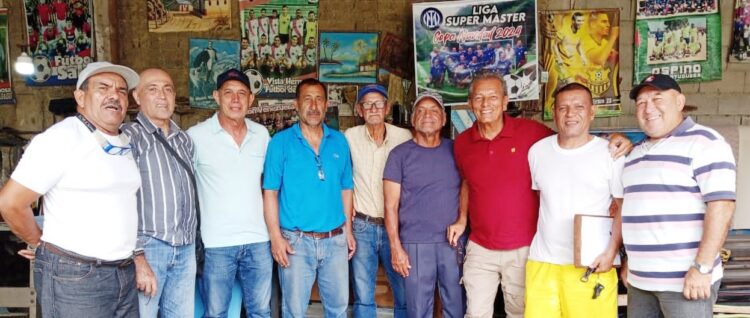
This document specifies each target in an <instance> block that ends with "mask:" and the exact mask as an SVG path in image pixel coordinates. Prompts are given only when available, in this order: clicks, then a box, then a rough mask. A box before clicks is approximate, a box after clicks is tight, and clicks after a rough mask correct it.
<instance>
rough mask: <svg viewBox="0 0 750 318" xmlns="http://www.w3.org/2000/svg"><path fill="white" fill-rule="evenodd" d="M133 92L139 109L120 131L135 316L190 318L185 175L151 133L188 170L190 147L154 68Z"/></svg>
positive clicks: (188, 183) (190, 240) (167, 85)
mask: <svg viewBox="0 0 750 318" xmlns="http://www.w3.org/2000/svg"><path fill="white" fill-rule="evenodd" d="M141 79H142V80H141V82H140V83H139V84H138V86H137V87H136V89H135V90H134V91H133V98H134V99H135V101H136V103H138V105H140V112H138V115H137V117H136V120H134V121H133V122H130V123H126V124H125V125H124V126H123V131H124V132H125V133H126V134H127V135H128V136H129V137H130V140H131V143H132V145H133V158H135V161H136V163H137V164H138V168H139V169H138V170H139V171H140V174H141V180H142V185H141V189H140V191H138V240H137V244H136V255H137V256H136V257H135V265H136V285H137V287H138V289H139V290H140V292H139V293H138V303H139V310H140V313H141V317H156V316H157V314H160V315H161V316H162V317H172V316H174V317H192V316H193V311H194V298H195V271H196V264H195V233H196V231H195V230H196V224H197V222H196V213H195V193H194V190H193V181H192V180H191V178H190V176H189V174H188V171H187V170H185V167H183V165H182V164H181V163H180V162H179V160H178V159H177V158H175V157H174V155H172V153H170V151H169V150H167V148H166V147H165V145H164V144H163V143H161V142H160V141H159V140H157V137H156V134H159V135H160V136H161V137H163V138H164V139H166V141H167V143H169V146H170V147H172V149H174V150H175V151H176V152H177V154H178V155H179V156H180V159H181V160H182V161H184V162H185V163H187V167H189V168H192V166H191V165H190V162H191V155H192V153H193V142H192V141H191V140H190V138H189V137H188V135H187V134H186V133H185V132H184V131H182V130H181V129H180V127H178V126H177V125H176V124H175V123H174V122H173V121H172V120H171V117H172V113H173V112H174V108H175V90H174V84H173V82H172V78H171V77H170V76H169V74H167V72H165V71H163V70H160V69H147V70H144V71H143V72H141Z"/></svg>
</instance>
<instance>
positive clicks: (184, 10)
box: [131, 0, 232, 33]
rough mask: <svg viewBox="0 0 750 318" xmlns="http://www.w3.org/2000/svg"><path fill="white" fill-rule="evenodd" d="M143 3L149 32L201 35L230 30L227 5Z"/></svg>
mask: <svg viewBox="0 0 750 318" xmlns="http://www.w3.org/2000/svg"><path fill="white" fill-rule="evenodd" d="M131 1H132V0H131ZM145 1H146V8H147V17H148V31H149V32H157V33H166V32H202V31H214V30H222V29H224V30H226V29H230V28H231V26H232V18H231V17H232V2H231V1H206V0H145Z"/></svg>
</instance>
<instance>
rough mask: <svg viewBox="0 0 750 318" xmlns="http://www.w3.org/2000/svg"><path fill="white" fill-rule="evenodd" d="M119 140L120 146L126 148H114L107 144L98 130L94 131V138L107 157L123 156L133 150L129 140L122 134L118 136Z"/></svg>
mask: <svg viewBox="0 0 750 318" xmlns="http://www.w3.org/2000/svg"><path fill="white" fill-rule="evenodd" d="M117 137H118V138H120V141H121V142H122V144H124V145H127V146H116V145H113V144H112V143H110V142H109V140H107V139H106V138H104V136H102V133H101V132H99V130H95V131H94V138H96V141H97V142H98V143H99V146H101V147H102V150H104V152H106V153H107V154H108V155H113V156H124V155H127V154H129V153H130V151H131V150H133V146H132V145H131V144H130V138H128V137H127V136H125V135H124V134H120V135H118V136H117Z"/></svg>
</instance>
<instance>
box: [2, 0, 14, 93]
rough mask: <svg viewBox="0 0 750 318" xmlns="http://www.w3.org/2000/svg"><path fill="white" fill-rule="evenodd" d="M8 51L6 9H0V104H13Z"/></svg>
mask: <svg viewBox="0 0 750 318" xmlns="http://www.w3.org/2000/svg"><path fill="white" fill-rule="evenodd" d="M10 60H11V59H10V51H9V49H8V9H6V8H0V104H13V103H15V102H16V99H15V98H13V86H12V83H11V74H10Z"/></svg>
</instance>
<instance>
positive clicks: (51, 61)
mask: <svg viewBox="0 0 750 318" xmlns="http://www.w3.org/2000/svg"><path fill="white" fill-rule="evenodd" d="M92 3H93V1H87V0H24V10H25V13H26V38H27V39H28V41H27V44H28V46H29V51H31V53H32V59H33V62H34V73H33V74H31V75H29V76H28V77H27V78H26V84H27V85H30V86H42V85H73V84H75V83H76V81H78V73H79V72H81V70H83V69H84V68H85V67H86V65H88V64H89V63H90V62H93V61H94V49H93V48H94V37H93V27H94V24H93V21H92V16H93V12H94V11H93V9H92Z"/></svg>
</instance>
